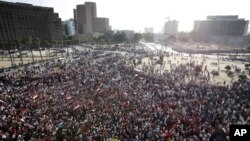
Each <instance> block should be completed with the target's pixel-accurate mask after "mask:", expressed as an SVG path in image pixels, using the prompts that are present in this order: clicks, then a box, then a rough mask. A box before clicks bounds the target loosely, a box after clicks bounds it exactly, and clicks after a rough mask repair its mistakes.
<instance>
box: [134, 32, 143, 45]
mask: <svg viewBox="0 0 250 141" xmlns="http://www.w3.org/2000/svg"><path fill="white" fill-rule="evenodd" d="M141 39H142V35H141V34H140V33H135V34H134V36H133V43H138V42H139V41H140V40H141Z"/></svg>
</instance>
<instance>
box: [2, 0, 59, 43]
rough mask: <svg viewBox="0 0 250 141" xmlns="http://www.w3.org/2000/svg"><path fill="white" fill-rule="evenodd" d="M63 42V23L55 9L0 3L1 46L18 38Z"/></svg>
mask: <svg viewBox="0 0 250 141" xmlns="http://www.w3.org/2000/svg"><path fill="white" fill-rule="evenodd" d="M30 36H31V37H33V38H39V39H41V40H47V41H55V40H62V39H63V36H62V22H61V19H60V18H59V16H58V14H57V13H54V10H53V8H48V7H40V6H33V5H31V4H24V3H10V2H3V1H0V44H4V43H8V42H9V41H11V40H13V39H16V38H22V39H23V38H27V37H30Z"/></svg>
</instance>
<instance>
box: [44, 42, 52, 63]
mask: <svg viewBox="0 0 250 141" xmlns="http://www.w3.org/2000/svg"><path fill="white" fill-rule="evenodd" d="M43 44H44V46H45V47H46V48H48V49H49V59H50V47H49V46H50V42H49V41H47V40H45V41H44V42H43ZM47 59H48V58H47Z"/></svg>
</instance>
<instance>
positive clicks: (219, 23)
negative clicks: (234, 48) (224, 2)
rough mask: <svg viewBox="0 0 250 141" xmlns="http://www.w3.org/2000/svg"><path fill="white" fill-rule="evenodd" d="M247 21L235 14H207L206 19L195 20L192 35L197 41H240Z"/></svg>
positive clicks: (245, 32)
mask: <svg viewBox="0 0 250 141" xmlns="http://www.w3.org/2000/svg"><path fill="white" fill-rule="evenodd" d="M248 23H249V21H246V20H245V19H239V18H238V16H237V15H226V16H208V17H207V20H202V21H195V23H194V29H193V33H194V37H195V39H196V40H199V41H206V42H217V43H229V44H234V43H242V42H244V37H243V36H245V35H246V34H247V30H248Z"/></svg>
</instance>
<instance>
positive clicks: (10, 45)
mask: <svg viewBox="0 0 250 141" xmlns="http://www.w3.org/2000/svg"><path fill="white" fill-rule="evenodd" d="M6 46H7V48H8V52H9V57H10V61H11V66H12V67H13V66H14V60H13V57H12V52H11V49H13V44H12V42H8V43H7V44H6Z"/></svg>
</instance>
